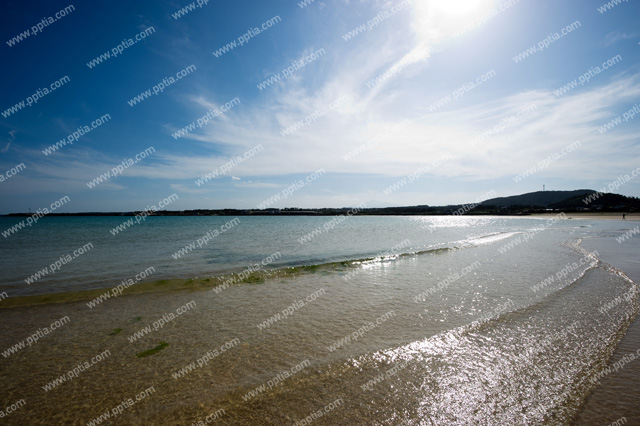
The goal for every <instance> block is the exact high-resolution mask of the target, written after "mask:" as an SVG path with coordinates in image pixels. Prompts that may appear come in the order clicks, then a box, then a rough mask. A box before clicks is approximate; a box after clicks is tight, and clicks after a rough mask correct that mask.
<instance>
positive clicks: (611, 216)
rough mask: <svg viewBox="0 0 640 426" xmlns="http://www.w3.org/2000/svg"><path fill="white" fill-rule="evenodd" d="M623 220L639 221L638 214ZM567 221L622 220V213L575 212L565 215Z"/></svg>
mask: <svg viewBox="0 0 640 426" xmlns="http://www.w3.org/2000/svg"><path fill="white" fill-rule="evenodd" d="M556 214H557V213H555V212H550V213H534V214H531V215H530V216H529V217H540V218H547V217H549V216H555V215H556ZM625 215H626V217H625V220H640V213H625ZM567 217H568V218H569V219H591V220H622V212H620V213H615V212H577V213H567Z"/></svg>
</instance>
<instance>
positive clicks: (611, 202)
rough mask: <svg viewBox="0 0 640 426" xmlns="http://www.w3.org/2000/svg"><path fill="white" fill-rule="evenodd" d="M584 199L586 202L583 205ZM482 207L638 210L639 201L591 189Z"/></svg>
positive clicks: (500, 200)
mask: <svg viewBox="0 0 640 426" xmlns="http://www.w3.org/2000/svg"><path fill="white" fill-rule="evenodd" d="M585 199H586V200H587V201H588V202H587V203H585ZM481 205H482V206H485V207H488V206H495V207H500V208H506V207H544V208H551V209H585V208H588V209H589V210H599V209H602V208H604V209H621V208H640V199H638V198H635V197H626V196H624V195H620V194H611V193H600V192H598V191H594V190H593V189H577V190H575V191H536V192H529V193H527V194H522V195H513V196H511V197H499V198H492V199H490V200H485V201H483V202H482V203H481Z"/></svg>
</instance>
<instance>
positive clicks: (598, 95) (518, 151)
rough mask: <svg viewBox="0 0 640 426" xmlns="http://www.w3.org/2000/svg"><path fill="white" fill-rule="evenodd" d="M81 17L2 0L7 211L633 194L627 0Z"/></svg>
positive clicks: (54, 6)
mask: <svg viewBox="0 0 640 426" xmlns="http://www.w3.org/2000/svg"><path fill="white" fill-rule="evenodd" d="M74 1H75V0H64V1H29V2H24V1H4V2H3V8H2V13H0V22H1V25H0V36H1V37H0V38H2V47H1V48H0V57H1V58H2V59H1V62H2V64H3V65H2V67H1V69H0V95H1V96H0V101H1V102H0V200H1V201H0V214H6V213H12V212H27V211H32V212H36V211H38V210H40V211H44V209H48V210H49V211H54V210H55V211H57V212H96V211H139V210H144V209H149V208H151V209H153V208H158V209H161V208H162V209H168V210H184V209H219V208H241V209H248V208H260V207H270V208H283V207H300V208H314V207H348V206H356V205H362V204H363V203H364V205H366V206H368V207H380V206H398V205H401V206H402V205H425V204H427V205H447V204H462V203H470V202H475V201H481V200H482V199H486V198H490V197H489V195H490V196H508V195H515V194H522V193H527V192H532V191H537V190H542V188H543V185H544V186H545V188H546V190H573V189H583V188H589V189H595V190H601V189H605V190H609V189H611V192H616V193H620V194H624V195H628V196H636V197H637V196H640V176H637V175H638V174H640V169H638V167H639V166H640V161H639V159H640V138H639V137H638V135H640V132H639V130H640V66H639V59H640V2H638V1H637V0H630V1H624V0H611V1H608V2H605V1H604V0H519V1H518V0H413V1H409V0H400V1H397V0H394V1H376V0H372V1H364V0H362V1H356V0H288V1H284V0H270V1H262V0H252V1H241V0H237V1H233V2H231V1H219V0H209V1H206V0H196V1H193V2H190V1H187V0H179V1H178V0H175V1H151V0H149V1H145V0H141V1H131V2H109V1H99V0H98V1H92V2H77V4H76V3H72V2H74ZM173 194H176V195H175V196H174V195H173ZM61 200H62V201H61Z"/></svg>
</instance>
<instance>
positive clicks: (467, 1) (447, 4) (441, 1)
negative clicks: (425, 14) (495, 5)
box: [431, 0, 491, 17]
mask: <svg viewBox="0 0 640 426" xmlns="http://www.w3.org/2000/svg"><path fill="white" fill-rule="evenodd" d="M487 3H491V2H490V1H487V0H433V1H432V2H431V5H432V7H433V8H434V9H436V10H437V11H439V12H442V13H443V14H445V15H447V16H451V17H456V16H460V17H462V16H468V15H469V14H472V13H474V14H475V13H476V12H479V11H481V10H482V9H484V8H485V6H486V5H487Z"/></svg>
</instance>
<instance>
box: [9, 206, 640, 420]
mask: <svg viewBox="0 0 640 426" xmlns="http://www.w3.org/2000/svg"><path fill="white" fill-rule="evenodd" d="M45 219H46V220H45ZM45 219H42V220H41V222H39V223H38V224H37V225H34V226H33V227H32V228H26V229H23V230H20V231H19V232H18V233H16V234H15V235H11V236H9V237H8V238H3V241H2V242H1V245H0V251H1V253H0V254H1V256H0V259H2V260H0V262H1V265H0V270H2V281H1V282H2V288H0V290H2V291H6V292H7V293H8V294H9V295H10V296H13V295H19V294H36V293H46V292H59V291H69V290H78V289H85V288H87V289H88V288H97V287H109V286H114V285H117V284H118V283H119V282H120V280H122V279H124V278H128V277H131V276H134V275H135V274H136V273H138V272H140V271H142V270H144V269H146V268H148V267H149V266H154V267H155V269H156V271H157V272H156V273H155V274H154V275H153V277H152V278H153V279H160V278H169V277H179V278H190V277H196V276H199V277H201V276H208V275H215V274H220V273H226V272H231V271H236V272H238V271H242V270H243V269H245V268H246V267H247V265H251V264H261V262H262V261H263V260H264V259H265V258H269V257H270V256H272V255H273V253H276V252H277V253H280V256H277V259H275V260H274V261H273V262H271V263H269V264H268V265H264V267H265V268H271V269H274V270H275V272H274V274H273V276H272V277H271V278H269V279H267V280H266V281H264V282H262V283H259V284H249V283H247V284H236V285H231V286H229V287H227V288H224V289H221V290H220V291H211V290H209V291H197V292H189V291H183V292H175V293H171V294H150V295H136V296H131V297H122V298H118V299H113V300H108V301H107V302H105V303H104V304H102V305H100V306H99V307H97V308H88V307H87V305H86V304H85V303H83V302H79V303H72V304H64V305H52V306H48V307H44V308H43V307H30V308H17V309H7V310H0V315H1V316H2V317H1V318H2V324H3V326H2V327H3V333H2V335H1V337H0V351H2V350H5V349H6V348H8V347H10V346H11V345H13V344H15V343H17V342H18V341H20V339H23V338H25V336H28V335H29V334H30V333H28V332H27V331H29V330H31V331H32V330H37V329H38V328H39V327H42V326H43V325H46V324H50V323H51V321H52V320H55V319H57V318H60V317H61V316H63V315H68V316H69V317H71V318H72V321H71V323H70V324H69V325H67V326H65V327H64V328H63V329H61V331H59V332H56V334H53V335H52V336H51V337H47V338H46V339H48V340H49V343H48V344H46V343H39V344H37V345H34V346H33V347H29V348H26V349H24V350H21V351H20V352H19V353H18V354H10V355H9V356H4V357H3V358H4V359H0V373H1V374H2V376H3V384H4V385H5V389H6V390H5V393H3V398H2V401H0V403H4V404H5V406H6V405H8V404H11V403H12V402H15V400H16V399H18V398H24V399H25V400H26V401H29V405H28V406H26V407H25V408H23V409H21V410H20V411H19V412H16V413H14V414H12V417H9V418H8V420H9V421H10V423H8V424H24V422H25V421H26V422H28V423H29V424H45V422H44V421H43V419H49V420H52V421H59V422H67V423H70V424H72V423H77V424H86V423H87V422H89V421H91V420H92V419H94V418H96V417H97V416H99V415H101V414H102V413H103V412H104V411H108V410H109V409H110V408H112V407H116V406H118V404H120V403H121V402H122V400H123V399H125V398H127V397H132V396H133V395H134V394H136V393H137V392H139V391H141V390H144V389H146V388H148V387H149V386H154V388H155V390H156V392H155V393H154V394H153V395H152V396H150V397H149V398H148V399H146V400H144V401H143V402H140V403H138V404H135V405H133V406H131V407H128V408H127V409H126V410H125V411H124V412H123V413H122V414H119V416H118V419H117V422H119V423H117V424H192V423H196V424H198V423H197V422H198V421H203V422H204V421H205V419H206V416H207V415H210V414H212V413H214V412H216V410H221V409H222V410H224V412H218V414H219V416H217V417H219V418H217V419H216V421H215V424H265V425H266V424H296V422H298V423H297V424H309V423H313V424H314V425H316V424H318V425H342V424H349V425H352V424H363V425H365V424H379V425H449V424H455V425H458V424H459V425H476V424H489V425H493V424H557V425H561V424H572V423H573V422H575V421H576V419H578V418H579V416H580V414H581V413H582V412H583V410H584V407H585V404H586V401H587V400H588V399H589V396H590V395H592V394H593V393H594V391H600V392H603V389H602V386H599V385H598V379H600V381H601V382H604V381H605V380H606V379H607V376H608V373H607V372H606V368H607V366H609V361H610V359H611V357H612V355H613V354H614V352H615V350H616V347H617V346H618V343H619V342H620V340H621V339H622V338H623V337H624V336H625V334H626V333H627V331H628V329H629V327H630V325H631V324H632V323H633V321H634V319H635V318H636V316H637V314H638V311H639V305H638V286H637V284H636V283H635V282H634V281H633V280H632V279H631V278H630V277H629V276H627V274H626V273H625V271H624V269H621V268H624V265H628V264H630V262H631V261H632V259H633V253H636V254H637V253H638V252H639V251H638V248H640V243H639V241H640V238H639V237H637V236H634V237H631V238H629V239H627V240H625V241H623V242H618V241H617V240H616V238H620V237H621V236H622V235H624V233H625V232H626V231H628V230H629V229H631V228H632V227H633V226H632V225H633V222H621V221H590V220H559V221H553V220H549V219H535V218H504V217H360V216H357V217H351V218H345V219H344V220H342V221H341V222H340V223H338V220H336V219H332V218H331V217H240V223H239V224H237V225H236V226H234V227H233V228H231V229H229V230H228V231H226V232H224V233H222V234H221V235H219V236H216V237H215V238H213V239H212V240H211V241H210V242H208V244H206V245H204V244H203V246H202V247H197V248H196V249H194V250H192V251H189V252H188V253H186V254H185V255H184V256H181V257H178V258H177V259H176V258H174V256H172V255H174V254H175V253H176V252H177V251H178V250H180V249H181V248H184V247H187V246H188V245H189V244H191V243H192V242H194V241H197V240H198V238H202V237H203V235H205V234H206V233H207V232H209V231H211V230H213V229H218V230H219V229H221V227H222V226H223V225H224V224H225V223H227V222H228V221H229V220H231V219H233V218H230V217H202V218H201V217H187V218H179V217H168V218H149V219H147V221H145V222H144V223H142V224H139V225H135V226H132V227H131V228H129V229H127V230H125V231H124V232H122V233H120V234H118V235H115V236H114V235H112V234H111V233H110V230H111V229H113V228H114V227H115V226H117V225H118V224H120V223H122V222H123V219H126V218H115V217H108V218H45ZM332 220H333V221H334V222H333V224H334V225H335V226H333V227H332V226H331V225H327V223H332V222H330V221H332ZM15 222H16V219H6V218H3V219H2V220H1V221H0V224H2V225H3V226H2V229H7V228H8V227H9V226H11V225H12V224H13V223H15ZM318 229H320V230H321V231H320V232H318V231H316V232H315V234H313V232H314V230H318ZM325 229H326V232H324V230H325ZM310 233H312V234H310ZM305 235H306V236H307V238H306V239H304V238H305ZM309 235H312V236H313V237H312V238H309V237H308V236H309ZM301 238H303V240H301ZM87 242H91V243H92V244H93V246H94V248H93V249H91V250H90V251H89V252H87V253H85V254H83V255H81V256H78V257H77V258H75V259H73V260H72V261H71V262H68V263H67V264H65V265H62V266H61V268H60V271H59V272H56V273H53V274H50V275H46V276H44V277H42V278H40V279H38V280H37V281H36V282H34V283H32V284H30V285H29V284H26V283H25V281H24V280H25V278H26V277H29V276H31V275H32V274H34V272H36V271H38V270H40V269H41V268H43V267H45V266H47V265H49V264H51V263H52V262H54V261H55V260H56V259H58V258H59V257H60V256H61V255H63V254H65V253H70V252H72V251H73V250H75V249H77V248H78V247H81V246H83V245H85V244H86V243H87ZM618 254H619V255H620V259H623V260H625V258H626V261H621V262H619V263H618V262H616V260H617V259H618ZM271 258H272V259H273V257H271ZM363 259H367V260H363ZM630 259H631V260H630ZM331 262H338V263H333V264H331V265H328V266H326V267H322V268H318V269H313V268H310V271H309V272H305V273H301V274H298V275H295V276H288V275H280V274H278V273H277V270H283V268H288V267H291V266H296V265H320V264H327V263H331ZM613 265H618V266H617V267H616V266H613ZM191 301H194V302H195V304H196V307H195V308H194V309H191V310H189V312H186V313H185V314H184V315H181V316H178V317H177V318H175V319H174V320H171V321H170V322H169V323H168V324H167V325H166V326H163V327H161V328H159V329H157V330H153V331H152V332H150V333H149V334H148V335H145V336H142V337H140V338H135V339H133V340H132V337H133V336H134V335H135V332H136V331H138V330H141V329H143V328H144V327H146V326H147V325H149V326H153V325H154V324H158V322H157V321H158V320H159V319H160V318H163V317H164V316H165V314H166V313H168V312H175V311H176V309H179V308H180V307H182V306H185V305H186V304H188V303H189V302H191ZM0 303H2V302H0ZM115 328H122V329H123V331H122V332H121V333H119V334H117V335H115V336H114V335H110V334H109V332H110V331H111V330H113V329H115ZM159 341H163V342H167V343H169V346H168V347H167V348H166V349H164V350H162V351H161V352H159V353H158V354H156V355H153V356H150V357H148V358H136V357H135V354H136V353H138V352H140V351H142V350H145V349H148V348H150V347H153V346H155V345H156V344H157V343H158V342H159ZM229 342H232V344H230V343H229ZM225 345H227V346H226V348H227V349H226V350H224V351H223V350H221V349H220V348H221V347H225ZM107 348H108V349H109V350H110V351H111V353H112V356H111V357H110V359H109V360H107V361H105V362H104V363H103V364H99V365H96V366H95V367H92V369H91V371H89V372H86V373H83V374H82V375H81V376H79V377H78V378H76V379H75V380H73V382H72V383H65V384H64V385H63V386H64V387H62V386H61V388H60V389H56V390H55V391H48V392H43V390H42V386H43V385H44V384H46V383H47V382H49V381H50V380H52V379H53V378H55V377H57V376H59V375H60V374H63V373H64V372H65V371H67V370H69V369H71V368H73V367H74V366H75V365H76V364H78V363H79V362H81V361H83V360H86V359H87V358H89V359H90V358H91V356H93V355H95V354H97V353H100V352H101V351H103V350H105V349H107ZM215 350H218V352H219V353H217V354H216V355H215V356H213V355H212V354H213V352H212V351H215ZM207 354H208V355H209V357H210V358H211V359H210V360H208V361H207V362H206V363H204V361H203V360H204V359H205V358H206V357H207ZM639 355H640V354H639ZM200 361H201V362H202V365H199V362H200ZM190 366H191V367H193V368H190ZM24 371H32V372H34V373H33V374H30V375H25V374H24ZM621 371H622V372H624V368H623V369H622V370H621ZM628 371H631V370H628ZM605 373H606V374H605ZM623 379H624V377H623ZM626 379H628V380H634V378H633V376H631V377H627V378H626ZM623 382H624V380H623ZM604 392H605V393H606V392H619V390H614V391H612V390H609V391H607V390H606V389H605V390H604ZM595 409H596V410H597V407H596V408H595ZM603 410H604V412H603ZM607 410H608V411H607ZM631 414H633V413H630V414H629V416H630V417H632V416H631ZM635 414H637V413H635ZM600 415H601V416H602V418H603V419H607V418H608V417H607V416H615V415H617V413H616V412H615V411H614V410H613V409H611V408H607V409H606V410H605V409H604V408H601V409H600ZM305 419H306V420H305ZM617 419H618V417H614V418H611V419H610V422H613V421H615V420H617ZM11 421H14V422H15V423H11ZM21 422H22V423H21ZM305 422H306V423H305ZM205 423H206V422H205ZM579 424H596V423H589V419H586V420H585V419H584V418H583V419H582V420H581V423H579Z"/></svg>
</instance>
